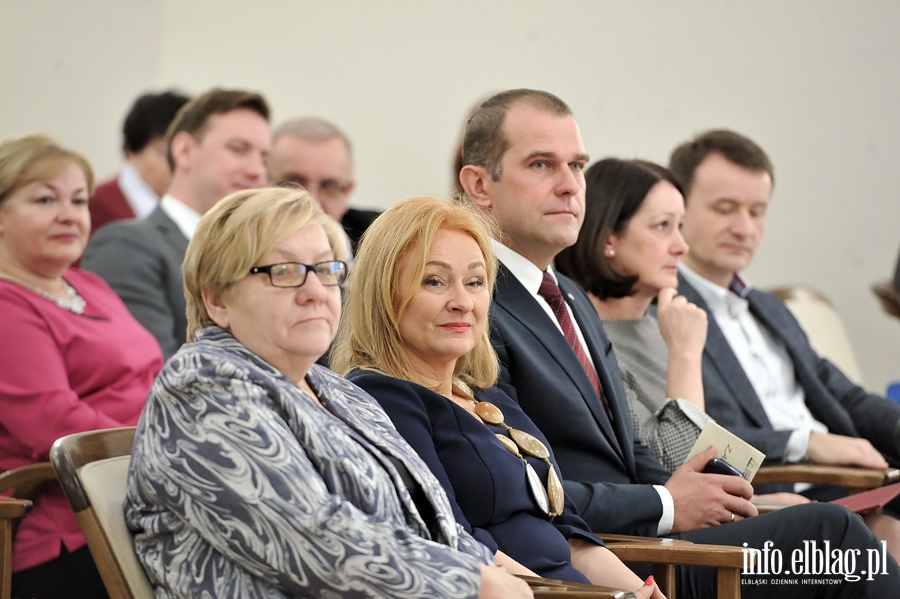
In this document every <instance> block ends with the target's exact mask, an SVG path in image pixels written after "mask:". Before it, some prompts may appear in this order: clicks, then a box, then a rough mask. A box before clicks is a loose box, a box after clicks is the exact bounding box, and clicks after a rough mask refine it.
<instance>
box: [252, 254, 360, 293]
mask: <svg viewBox="0 0 900 599" xmlns="http://www.w3.org/2000/svg"><path fill="white" fill-rule="evenodd" d="M310 272H314V273H316V276H317V277H319V282H320V283H321V284H322V285H326V286H332V285H340V284H341V283H343V282H344V280H345V279H346V278H347V263H346V262H344V261H342V260H326V261H324V262H316V263H315V264H302V263H300V262H279V263H278V264H266V265H265V266H254V267H253V268H251V269H250V274H251V275H258V274H262V273H265V274H267V275H269V281H270V282H271V283H272V286H273V287H302V286H303V284H304V283H306V276H307V275H308V274H309V273H310Z"/></svg>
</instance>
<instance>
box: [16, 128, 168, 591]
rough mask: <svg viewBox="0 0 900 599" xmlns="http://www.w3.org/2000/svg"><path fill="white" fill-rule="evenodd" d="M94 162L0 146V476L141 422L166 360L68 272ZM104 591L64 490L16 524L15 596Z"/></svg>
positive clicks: (65, 153)
mask: <svg viewBox="0 0 900 599" xmlns="http://www.w3.org/2000/svg"><path fill="white" fill-rule="evenodd" d="M92 187H93V175H92V173H91V169H90V166H89V165H88V163H87V161H85V159H84V158H82V157H81V156H79V155H78V154H76V153H74V152H71V151H69V150H66V149H64V148H61V147H59V146H58V145H57V144H56V143H54V142H53V141H52V140H50V139H48V138H46V137H43V136H39V135H31V136H27V137H21V138H18V139H10V140H6V141H3V142H0V365H2V366H0V471H5V470H10V469H13V468H17V467H19V466H23V465H26V464H32V463H35V462H41V461H46V460H47V459H48V452H49V449H50V446H51V445H52V444H53V442H54V441H55V440H56V439H58V438H59V437H62V436H63V435H67V434H69V433H75V432H79V431H85V430H90V429H99V428H110V427H117V426H126V425H133V424H136V423H137V420H138V416H139V415H140V413H141V408H142V407H143V405H144V402H145V400H146V397H147V392H148V391H149V389H150V385H151V384H152V382H153V380H154V378H155V376H156V374H157V373H158V372H159V369H160V368H161V366H162V354H161V352H160V349H159V345H158V344H157V343H156V340H155V339H154V338H153V336H152V335H150V334H149V333H148V332H147V331H146V330H144V329H143V328H142V327H141V325H140V324H138V322H137V321H136V320H135V319H134V318H133V317H132V316H131V314H130V313H129V312H128V309H127V308H126V307H125V305H124V304H123V303H122V302H121V301H120V300H119V298H118V297H117V296H116V295H115V293H113V291H112V290H111V289H110V288H109V287H108V286H107V285H106V284H105V283H104V282H103V281H102V280H101V279H100V278H99V277H97V276H96V275H94V274H92V273H89V272H83V271H80V270H78V269H75V268H70V267H71V265H72V264H73V263H74V262H75V261H77V260H78V258H79V257H80V256H81V254H82V252H83V251H84V247H85V244H86V243H87V239H88V235H89V233H90V229H91V222H90V216H89V213H88V197H89V196H90V194H91V191H92ZM105 594H106V591H105V589H104V588H103V585H102V583H101V582H100V579H99V576H98V575H97V572H96V568H95V567H94V565H93V562H92V561H91V558H90V554H89V553H88V550H87V548H86V547H85V541H84V537H83V536H82V534H81V529H80V528H79V526H78V523H77V522H76V520H75V516H74V514H73V513H72V509H71V508H70V507H69V504H68V502H67V501H66V499H65V497H64V496H63V494H62V491H61V490H60V489H59V488H58V487H53V488H50V489H49V490H47V491H45V492H44V493H43V494H42V495H41V496H39V497H38V498H37V500H36V501H35V505H34V509H33V510H32V511H31V512H30V513H29V514H28V515H27V516H26V517H25V518H24V519H23V520H22V521H21V524H20V526H19V529H18V532H17V534H16V538H15V542H14V545H13V596H14V597H29V598H30V597H37V598H42V597H103V596H104V595H105Z"/></svg>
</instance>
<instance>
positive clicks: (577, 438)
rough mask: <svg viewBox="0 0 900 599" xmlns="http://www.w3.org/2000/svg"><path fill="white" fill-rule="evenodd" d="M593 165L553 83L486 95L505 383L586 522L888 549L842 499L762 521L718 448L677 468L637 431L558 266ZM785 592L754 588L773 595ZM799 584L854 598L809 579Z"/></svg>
mask: <svg viewBox="0 0 900 599" xmlns="http://www.w3.org/2000/svg"><path fill="white" fill-rule="evenodd" d="M587 161H588V156H587V153H586V152H585V149H584V146H583V144H582V141H581V134H580V132H579V130H578V126H577V124H576V123H575V120H574V118H573V117H572V114H571V111H570V110H569V108H568V106H566V105H565V104H564V103H563V102H562V101H561V100H559V99H558V98H556V97H555V96H553V95H551V94H547V93H546V92H537V91H533V90H512V91H509V92H503V93H500V94H497V95H495V96H493V97H492V98H490V99H488V100H487V101H485V102H484V103H483V104H482V105H481V106H480V107H479V108H478V109H477V110H476V111H475V113H474V114H473V115H472V117H471V118H470V119H469V121H468V124H467V127H466V133H465V136H464V142H463V165H464V166H463V168H462V170H461V172H460V182H461V184H462V186H463V189H465V191H466V193H467V194H468V196H469V197H470V198H471V199H472V200H473V201H474V202H475V204H477V205H478V206H480V207H481V209H482V210H484V211H485V212H486V213H487V214H489V215H490V216H491V217H492V218H493V219H494V221H495V222H496V223H497V225H498V226H499V231H498V239H499V240H500V241H501V242H502V243H497V244H496V249H497V253H498V257H499V259H500V262H501V270H500V273H499V276H498V282H497V287H496V289H495V295H494V300H495V303H494V306H493V313H492V322H491V329H492V330H491V334H492V340H493V344H494V348H495V349H496V351H497V353H498V355H499V357H500V361H501V380H500V385H501V386H502V387H503V388H504V389H505V390H506V391H507V392H508V393H509V394H510V395H511V396H512V397H514V398H516V399H517V400H518V401H519V403H520V404H521V405H522V407H523V408H524V410H525V411H526V412H527V413H528V414H529V416H531V418H532V419H533V420H534V421H535V422H536V423H537V425H538V427H539V428H540V429H541V430H542V431H543V433H544V434H545V435H546V437H547V438H548V439H549V440H550V443H551V444H552V446H553V449H554V452H555V454H556V457H557V460H558V462H559V464H560V467H561V468H562V471H563V476H564V478H565V489H566V492H567V493H568V494H569V495H570V496H571V497H572V498H573V499H574V501H575V503H576V505H577V506H578V509H579V512H580V514H581V515H582V517H584V519H585V520H586V521H587V522H588V523H589V524H590V525H591V526H592V527H593V528H594V530H597V531H600V532H617V533H633V534H644V535H657V534H668V533H681V534H682V536H683V537H684V538H686V539H689V540H692V541H697V542H703V543H718V544H730V545H738V546H740V545H742V544H743V543H746V544H747V546H749V547H755V548H761V547H763V544H764V543H765V542H766V541H772V542H774V544H775V546H776V547H778V548H779V551H782V552H784V553H785V554H787V555H789V554H790V553H791V551H793V550H794V549H801V548H802V546H803V541H804V540H810V539H819V540H823V539H825V538H828V539H830V543H831V544H832V546H835V545H839V546H842V547H847V548H856V547H860V548H861V547H872V546H875V544H876V543H877V541H876V540H875V538H874V537H873V536H872V535H871V533H869V531H867V530H866V529H865V527H864V526H863V525H862V524H861V523H860V522H859V520H858V518H856V516H854V515H853V514H850V513H849V512H847V511H846V510H844V509H843V508H839V507H837V506H833V505H824V504H807V505H801V506H797V507H794V508H788V509H785V510H782V511H780V512H776V513H773V514H768V515H765V516H759V517H754V516H756V513H757V512H756V508H755V507H754V506H753V505H752V504H751V503H750V501H749V498H750V496H751V495H752V493H753V490H752V488H751V487H750V485H749V483H747V482H746V481H745V480H743V479H742V478H740V477H731V476H726V475H716V474H704V473H701V470H702V468H703V466H704V465H705V463H706V461H708V460H709V459H710V458H711V457H712V455H713V452H712V451H711V450H707V451H706V452H704V453H702V454H700V455H699V456H697V457H696V458H694V459H692V460H690V461H688V462H687V463H686V464H685V465H683V466H682V467H680V468H679V469H678V470H676V471H675V473H672V474H670V473H669V472H668V471H666V470H665V469H664V468H663V467H662V466H661V465H660V464H659V462H658V461H657V460H656V458H655V457H653V455H652V454H651V453H650V451H649V450H648V449H647V448H646V447H645V446H643V445H642V444H641V443H640V442H639V441H638V440H637V439H635V436H634V431H633V429H632V427H631V424H630V420H629V418H628V417H627V413H628V412H627V406H626V404H625V391H624V388H623V385H622V380H621V375H620V373H619V370H618V367H617V365H616V361H615V357H614V355H613V353H612V347H611V345H610V343H609V340H608V339H607V338H606V335H605V334H604V332H603V329H602V326H601V324H600V320H599V317H598V316H597V314H596V312H595V311H594V310H593V308H592V307H591V304H590V301H589V299H588V298H587V296H586V294H585V293H584V292H583V291H582V290H581V289H580V288H579V287H578V286H577V285H575V284H574V283H573V282H572V281H571V280H569V279H567V278H566V277H564V276H561V275H559V274H555V273H554V272H553V270H552V268H551V267H550V265H551V263H552V261H553V258H554V257H555V256H556V254H557V253H558V252H559V251H561V250H562V249H563V248H565V247H568V246H569V245H571V244H573V243H574V242H575V239H576V238H577V235H578V232H579V229H580V227H581V223H582V219H583V215H584V176H583V172H582V171H583V168H584V165H585V164H586V163H587ZM556 282H558V283H559V288H557V289H556V291H555V293H554V287H555V283H556ZM560 290H561V294H560ZM889 562H890V572H891V573H890V574H889V575H885V576H884V577H882V578H881V579H876V580H875V581H873V582H870V583H865V584H861V585H860V586H859V592H861V593H863V594H864V595H865V596H877V595H876V594H875V593H877V592H881V591H882V590H884V592H887V591H886V590H885V589H887V588H890V586H891V585H893V584H896V576H897V565H896V562H894V561H893V560H889ZM678 584H679V593H682V596H689V597H704V596H714V594H715V576H714V574H713V573H712V572H709V571H706V570H702V569H685V571H684V572H681V573H680V575H679V576H678ZM876 587H880V588H876ZM779 589H780V587H777V586H771V587H770V586H768V585H760V586H755V585H754V586H748V587H745V588H744V591H745V596H747V597H750V596H764V595H765V596H770V595H772V593H773V591H774V592H775V593H776V594H777V592H778V591H779ZM845 590H846V589H845ZM854 590H855V589H854ZM790 592H791V595H792V596H793V595H798V594H799V595H801V596H804V593H807V595H806V596H828V593H832V594H833V596H840V595H841V593H840V592H839V591H835V590H834V589H827V588H813V587H810V586H801V587H792V588H791V589H790ZM869 593H871V594H869Z"/></svg>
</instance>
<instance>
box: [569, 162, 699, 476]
mask: <svg viewBox="0 0 900 599" xmlns="http://www.w3.org/2000/svg"><path fill="white" fill-rule="evenodd" d="M585 180H586V184H587V191H586V194H585V204H586V207H585V218H584V225H583V226H582V228H581V233H580V234H579V236H578V241H577V242H576V243H575V245H573V246H572V247H569V248H567V249H566V250H564V251H563V252H562V253H561V254H560V255H559V256H558V257H557V259H556V266H557V268H558V269H559V270H560V271H561V272H563V273H565V274H566V275H568V276H569V277H571V278H573V279H574V280H575V281H576V282H578V283H579V284H580V285H581V286H582V287H584V289H585V290H586V291H587V292H588V296H589V297H590V298H591V302H592V303H593V304H594V307H595V308H596V310H597V314H599V315H600V318H601V319H602V320H603V327H604V329H605V330H606V333H607V335H609V338H610V341H611V342H612V344H613V348H614V349H615V352H616V357H617V358H618V361H619V367H620V368H621V369H622V377H623V379H624V381H625V387H626V392H627V395H628V405H629V409H630V411H631V419H632V422H633V424H634V427H635V430H636V431H637V434H638V437H639V438H640V439H641V440H642V441H643V442H644V443H645V444H646V445H647V446H649V447H650V449H651V450H652V451H653V453H654V454H655V455H656V456H657V457H658V458H659V460H660V462H661V463H662V464H663V465H664V466H665V467H666V468H668V469H670V470H674V469H675V468H677V467H678V466H679V465H681V463H682V462H683V461H684V460H685V458H686V457H687V455H688V452H689V451H690V449H691V447H692V446H693V444H694V441H695V440H696V439H697V436H698V435H699V434H700V431H701V430H702V428H703V426H704V425H705V424H706V422H707V421H708V420H709V416H707V415H706V413H705V411H704V407H705V406H704V401H703V378H702V374H701V364H702V359H703V347H704V345H705V343H706V313H705V312H704V311H703V310H702V309H701V308H699V307H697V306H695V305H694V304H692V303H690V302H688V301H687V300H686V299H685V298H684V297H683V296H680V295H678V294H677V291H676V290H677V287H678V260H679V258H680V257H681V256H682V255H683V254H684V253H685V252H686V251H687V247H688V246H687V244H686V243H685V241H684V238H683V237H682V236H681V222H682V220H683V219H684V197H683V193H682V190H681V185H680V184H679V183H678V181H677V180H676V179H675V176H674V175H673V174H672V173H671V172H669V170H668V169H665V168H663V167H661V166H659V165H656V164H653V163H651V162H646V161H643V160H619V159H616V158H607V159H605V160H601V161H600V162H598V163H596V164H594V165H593V166H591V167H590V168H589V169H588V170H587V171H586V172H585ZM654 302H656V310H655V313H654V312H653V311H652V310H651V305H652V304H653V303H654Z"/></svg>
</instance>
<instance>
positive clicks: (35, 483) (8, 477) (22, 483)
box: [0, 462, 56, 499]
mask: <svg viewBox="0 0 900 599" xmlns="http://www.w3.org/2000/svg"><path fill="white" fill-rule="evenodd" d="M49 482H54V483H55V482H56V473H55V472H54V471H53V466H52V465H50V462H38V463H37V464H29V465H28V466H20V467H18V468H13V469H12V470H7V471H6V472H4V473H2V474H0V492H3V491H7V490H9V489H14V491H13V497H16V498H17V499H34V498H35V497H37V496H38V494H39V493H40V491H41V489H42V488H43V486H44V485H45V484H47V483H49Z"/></svg>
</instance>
